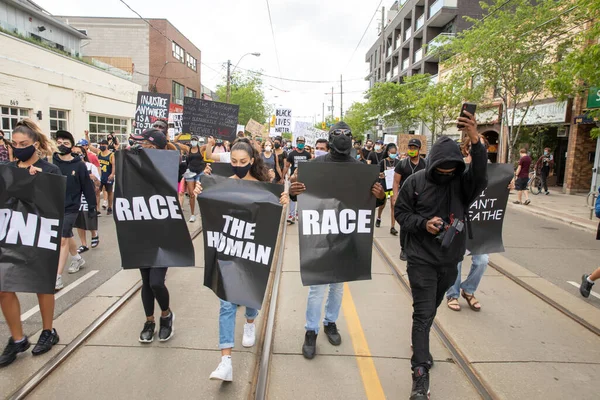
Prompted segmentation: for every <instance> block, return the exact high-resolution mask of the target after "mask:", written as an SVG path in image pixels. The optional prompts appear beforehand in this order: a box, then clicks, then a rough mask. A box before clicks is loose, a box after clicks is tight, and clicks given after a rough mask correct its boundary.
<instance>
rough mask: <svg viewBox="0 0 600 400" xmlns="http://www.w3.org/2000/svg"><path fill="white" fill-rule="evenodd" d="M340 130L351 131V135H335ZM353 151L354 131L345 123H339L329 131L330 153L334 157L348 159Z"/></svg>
mask: <svg viewBox="0 0 600 400" xmlns="http://www.w3.org/2000/svg"><path fill="white" fill-rule="evenodd" d="M338 129H344V130H348V131H350V135H349V136H348V135H345V134H343V135H334V134H333V133H334V132H335V131H336V130H338ZM351 150H352V129H351V128H350V126H349V125H348V124H347V123H345V122H344V121H340V122H337V123H336V124H335V125H333V126H332V127H331V129H330V130H329V151H330V153H331V154H332V155H336V156H340V157H342V158H346V157H349V156H350V151H351Z"/></svg>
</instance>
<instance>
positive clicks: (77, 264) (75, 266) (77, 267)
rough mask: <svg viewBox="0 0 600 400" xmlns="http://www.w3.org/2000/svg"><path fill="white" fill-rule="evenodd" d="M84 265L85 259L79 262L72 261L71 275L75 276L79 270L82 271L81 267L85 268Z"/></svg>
mask: <svg viewBox="0 0 600 400" xmlns="http://www.w3.org/2000/svg"><path fill="white" fill-rule="evenodd" d="M84 264H85V260H84V259H83V257H82V258H80V259H79V260H75V259H73V260H71V265H70V266H69V273H70V274H74V273H76V272H79V270H80V269H81V267H83V265H84Z"/></svg>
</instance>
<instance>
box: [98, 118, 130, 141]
mask: <svg viewBox="0 0 600 400" xmlns="http://www.w3.org/2000/svg"><path fill="white" fill-rule="evenodd" d="M89 122H90V141H91V142H92V143H98V142H100V141H101V140H103V139H106V138H107V136H108V134H109V133H113V134H114V135H115V137H116V138H117V140H118V141H119V144H120V145H121V147H125V146H126V145H127V140H128V139H129V138H128V134H127V129H128V126H129V120H127V119H125V118H122V117H111V116H108V115H94V114H90V119H89Z"/></svg>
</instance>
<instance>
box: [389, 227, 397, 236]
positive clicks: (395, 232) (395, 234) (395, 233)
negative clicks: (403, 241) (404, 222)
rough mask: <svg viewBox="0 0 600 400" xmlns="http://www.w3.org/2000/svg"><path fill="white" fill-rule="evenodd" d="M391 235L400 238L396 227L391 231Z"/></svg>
mask: <svg viewBox="0 0 600 400" xmlns="http://www.w3.org/2000/svg"><path fill="white" fill-rule="evenodd" d="M390 233H391V234H392V235H394V236H398V231H397V230H396V228H394V227H392V229H390Z"/></svg>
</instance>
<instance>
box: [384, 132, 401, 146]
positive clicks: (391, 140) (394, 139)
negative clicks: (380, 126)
mask: <svg viewBox="0 0 600 400" xmlns="http://www.w3.org/2000/svg"><path fill="white" fill-rule="evenodd" d="M389 143H394V144H398V136H396V135H388V134H386V135H385V136H384V137H383V144H389Z"/></svg>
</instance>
